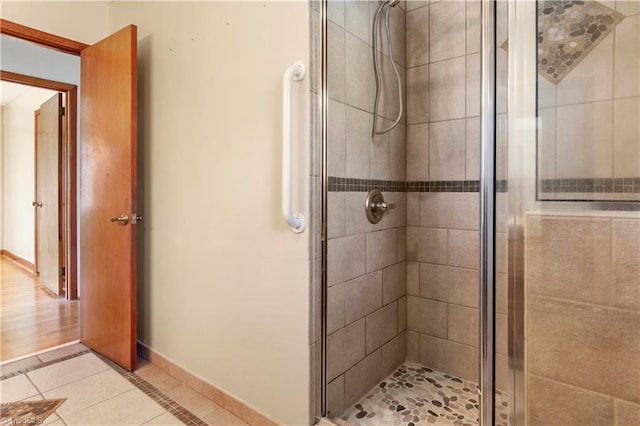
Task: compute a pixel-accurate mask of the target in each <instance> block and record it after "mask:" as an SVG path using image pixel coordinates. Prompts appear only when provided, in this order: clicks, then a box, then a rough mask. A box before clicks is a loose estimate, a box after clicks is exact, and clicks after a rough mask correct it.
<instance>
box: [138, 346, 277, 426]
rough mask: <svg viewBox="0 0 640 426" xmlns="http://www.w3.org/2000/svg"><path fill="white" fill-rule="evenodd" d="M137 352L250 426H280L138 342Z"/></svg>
mask: <svg viewBox="0 0 640 426" xmlns="http://www.w3.org/2000/svg"><path fill="white" fill-rule="evenodd" d="M137 350H138V355H139V356H141V357H142V358H144V359H146V360H148V361H149V362H151V363H152V364H153V365H155V366H156V367H158V368H160V369H161V370H163V371H164V372H165V373H167V374H169V375H170V376H173V377H175V378H176V379H178V380H179V381H181V382H182V383H184V384H185V385H187V386H189V387H190V388H192V389H193V390H195V391H196V392H200V393H201V394H203V395H204V396H206V397H207V398H209V399H210V400H212V401H213V402H215V403H216V404H218V405H220V406H221V407H222V408H224V409H225V410H227V411H230V412H231V413H232V414H233V415H235V416H236V417H239V418H240V419H242V420H244V421H245V422H247V423H249V424H250V425H260V426H262V425H265V426H275V425H278V423H277V422H275V421H274V420H272V419H270V418H269V417H267V416H265V415H264V414H262V413H260V412H259V411H258V410H256V409H255V408H253V407H251V406H249V405H247V404H246V403H245V402H243V401H240V400H239V399H237V398H235V397H233V396H231V395H229V394H228V393H226V392H225V391H223V390H221V389H218V388H217V387H215V386H213V385H212V384H210V383H208V382H206V381H204V380H203V379H202V378H200V377H198V376H196V375H195V374H193V373H191V372H189V371H187V370H185V369H184V368H182V367H180V366H178V365H177V364H175V363H174V362H172V361H169V360H168V359H167V358H165V357H164V356H162V355H160V354H159V353H158V352H156V351H154V350H153V349H151V348H150V347H149V346H147V345H145V344H144V343H142V342H140V341H138V347H137Z"/></svg>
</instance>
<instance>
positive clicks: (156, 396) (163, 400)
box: [95, 353, 208, 426]
mask: <svg viewBox="0 0 640 426" xmlns="http://www.w3.org/2000/svg"><path fill="white" fill-rule="evenodd" d="M95 355H96V356H97V357H98V358H100V359H101V360H102V361H104V362H105V363H106V364H107V365H108V366H109V367H111V368H112V369H113V370H115V371H116V373H118V374H120V375H121V376H122V377H123V378H125V379H126V380H127V381H129V383H131V384H132V385H134V386H135V387H136V388H137V389H138V390H140V391H142V393H144V394H145V395H146V396H148V397H149V398H151V399H152V400H153V401H154V402H156V403H157V404H158V405H160V406H161V407H162V408H164V409H165V410H167V411H168V412H169V413H170V414H171V415H173V416H174V417H177V418H178V419H179V420H180V421H182V422H183V423H185V424H188V425H197V426H207V423H205V422H204V421H202V420H201V419H200V418H199V417H197V416H196V415H194V414H193V413H192V412H190V411H189V410H187V409H186V408H184V407H183V406H182V405H181V404H179V403H178V402H176V401H175V400H173V399H172V398H169V397H168V396H167V395H165V394H164V393H163V392H161V391H160V390H159V389H158V388H156V387H155V386H153V385H152V384H151V383H149V382H147V381H146V380H145V379H143V378H142V377H140V376H139V375H137V374H136V373H135V372H131V371H127V370H125V369H123V368H122V367H120V366H119V365H117V364H115V363H114V362H113V361H111V360H109V359H108V358H104V357H103V356H102V355H100V354H98V353H95ZM183 385H184V386H186V385H185V384H184V383H183ZM187 387H188V386H187ZM207 399H208V398H207Z"/></svg>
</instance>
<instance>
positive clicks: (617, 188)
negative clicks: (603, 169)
mask: <svg viewBox="0 0 640 426" xmlns="http://www.w3.org/2000/svg"><path fill="white" fill-rule="evenodd" d="M539 184H540V186H539V189H540V191H541V192H583V193H588V192H595V193H635V194H640V177H638V178H602V179H541V180H540V181H539Z"/></svg>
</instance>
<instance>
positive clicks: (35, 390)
mask: <svg viewBox="0 0 640 426" xmlns="http://www.w3.org/2000/svg"><path fill="white" fill-rule="evenodd" d="M0 375H1V378H2V381H1V382H0V389H1V393H0V401H1V402H2V404H3V411H5V408H6V407H8V406H7V405H6V403H9V402H16V401H38V400H43V399H47V400H51V399H60V398H65V399H66V401H64V402H63V403H62V404H61V405H60V406H59V407H58V409H57V410H56V411H55V413H54V414H52V415H50V416H49V417H47V418H46V419H45V420H44V422H43V423H42V424H45V425H114V426H115V425H143V424H144V425H182V424H187V425H207V424H209V425H245V424H246V423H245V422H243V421H242V420H240V419H239V418H237V417H235V416H234V415H233V414H231V413H230V412H229V411H227V410H225V409H224V408H222V407H220V406H219V405H217V404H216V403H214V402H213V401H211V400H209V399H207V398H206V397H204V396H203V395H201V394H199V393H197V392H195V391H194V390H193V389H191V388H189V387H187V386H185V385H184V384H182V383H180V382H179V381H178V380H176V379H175V378H173V377H171V376H170V375H168V374H166V373H165V372H163V371H162V370H160V369H159V368H158V367H156V366H154V365H153V364H151V363H149V362H147V361H146V360H142V359H139V360H138V370H136V372H135V373H131V372H127V371H125V370H123V369H121V368H120V367H118V366H116V365H114V364H112V363H111V362H109V361H107V360H105V359H103V358H101V357H100V356H98V355H96V354H95V353H93V352H91V351H89V350H88V349H87V348H86V347H85V346H83V345H81V344H77V345H72V346H68V347H65V348H62V349H58V350H56V351H52V352H48V353H44V354H40V355H37V356H33V357H30V358H26V359H23V360H20V361H17V362H13V363H11V364H7V365H3V366H1V367H0ZM6 421H7V419H5V418H4V417H3V418H2V424H5V422H6ZM7 424H8V423H7Z"/></svg>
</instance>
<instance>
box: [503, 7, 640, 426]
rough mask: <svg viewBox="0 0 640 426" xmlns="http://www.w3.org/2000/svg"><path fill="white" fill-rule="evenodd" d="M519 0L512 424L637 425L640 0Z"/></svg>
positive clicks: (512, 137) (513, 87) (512, 144)
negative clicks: (520, 0)
mask: <svg viewBox="0 0 640 426" xmlns="http://www.w3.org/2000/svg"><path fill="white" fill-rule="evenodd" d="M510 5H513V7H514V11H513V13H511V14H510V20H509V24H510V32H509V39H510V40H517V43H518V44H517V46H515V45H513V44H514V43H515V42H514V43H509V46H508V50H509V60H510V61H511V64H512V65H513V67H512V68H511V69H513V70H515V71H516V73H515V74H514V75H510V76H509V90H510V92H509V106H510V108H509V120H508V123H509V145H508V147H509V152H508V157H507V158H508V162H507V164H506V165H505V169H508V175H509V188H508V190H509V192H508V198H507V199H508V212H509V214H508V216H507V218H508V222H509V229H508V236H509V240H508V253H509V257H508V262H509V263H508V293H509V294H508V307H507V309H508V333H509V346H508V350H509V362H510V370H509V371H510V374H509V385H510V389H512V394H510V395H509V396H510V404H511V405H510V406H511V411H510V424H518V425H520V424H528V425H554V424H558V425H583V424H598V425H614V424H629V425H632V424H640V333H639V332H638V330H640V2H638V1H634V0H631V1H606V2H604V1H602V2H598V1H559V2H550V1H544V2H543V1H538V2H512V3H511V4H510ZM498 299H500V296H499V295H498ZM499 364H500V363H499V362H498V364H497V368H500V366H499ZM498 387H499V385H498ZM510 392H511V391H510Z"/></svg>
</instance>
